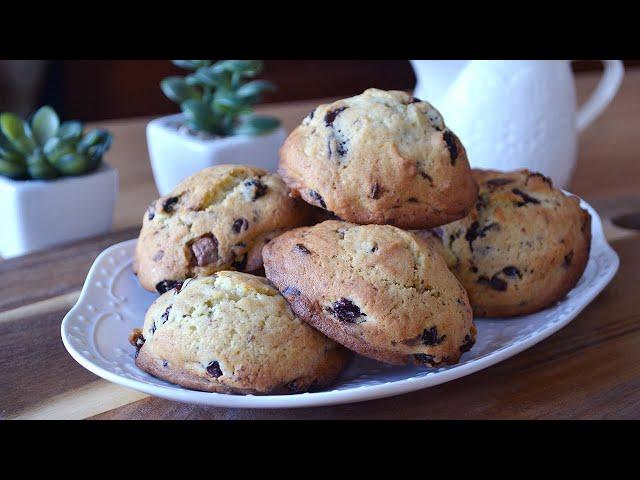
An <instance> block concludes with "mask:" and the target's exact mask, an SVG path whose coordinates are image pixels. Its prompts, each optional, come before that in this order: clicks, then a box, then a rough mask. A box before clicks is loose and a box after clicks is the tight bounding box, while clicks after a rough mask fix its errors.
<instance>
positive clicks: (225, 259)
mask: <svg viewBox="0 0 640 480" xmlns="http://www.w3.org/2000/svg"><path fill="white" fill-rule="evenodd" d="M314 210H317V209H314V208H313V207H310V206H309V205H307V204H305V203H304V202H302V201H300V200H296V199H294V198H291V197H290V195H289V191H288V189H287V186H286V185H285V184H284V182H283V181H282V179H281V178H280V177H279V176H278V175H276V174H271V173H268V172H267V171H265V170H261V169H258V168H252V167H246V166H241V165H220V166H216V167H210V168H207V169H204V170H202V171H200V172H198V173H196V174H195V175H192V176H191V177H189V178H187V179H186V180H184V181H183V182H181V183H180V184H179V185H178V186H176V188H175V189H174V190H173V191H172V192H171V193H170V194H169V195H167V196H164V197H162V198H160V199H158V200H157V201H155V202H154V203H153V204H152V205H151V206H150V207H149V209H148V210H147V212H145V214H144V218H143V223H142V230H141V231H140V237H139V238H138V243H137V245H136V252H135V263H134V271H135V272H136V274H137V275H138V279H139V280H140V283H141V284H142V286H143V287H144V288H146V289H147V290H151V291H154V290H156V291H158V292H159V293H163V292H164V291H166V290H167V289H169V288H172V287H173V286H175V284H176V282H181V281H183V280H184V279H186V278H189V277H195V276H198V275H211V274H212V273H214V272H217V271H219V270H240V271H247V272H252V271H257V270H259V269H261V268H262V255H261V251H262V247H263V245H264V244H265V243H267V242H268V241H269V240H270V239H271V238H273V237H274V236H276V235H278V234H279V233H281V232H283V231H285V230H288V229H290V228H293V227H298V226H301V225H308V224H309V223H313V217H314V215H315V213H314Z"/></svg>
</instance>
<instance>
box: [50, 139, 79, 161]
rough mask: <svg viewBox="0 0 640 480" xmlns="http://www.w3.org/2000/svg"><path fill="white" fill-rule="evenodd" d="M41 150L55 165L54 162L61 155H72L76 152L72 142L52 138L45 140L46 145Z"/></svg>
mask: <svg viewBox="0 0 640 480" xmlns="http://www.w3.org/2000/svg"><path fill="white" fill-rule="evenodd" d="M43 150H44V154H45V155H46V156H47V158H48V159H49V160H50V161H51V162H53V163H54V164H55V162H56V161H57V160H58V159H59V158H60V157H62V156H63V155H67V154H69V153H74V152H75V151H76V147H75V145H74V142H73V140H70V139H64V138H60V137H53V138H50V139H49V140H47V143H45V144H44V148H43Z"/></svg>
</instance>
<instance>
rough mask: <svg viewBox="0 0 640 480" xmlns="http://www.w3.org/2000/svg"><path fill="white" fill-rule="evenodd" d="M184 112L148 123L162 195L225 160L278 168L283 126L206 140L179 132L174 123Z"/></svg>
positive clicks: (154, 170) (150, 155)
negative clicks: (259, 132) (267, 132)
mask: <svg viewBox="0 0 640 480" xmlns="http://www.w3.org/2000/svg"><path fill="white" fill-rule="evenodd" d="M182 118H184V117H183V115H182V114H177V115H170V116H168V117H162V118H158V119H155V120H152V121H151V122H149V124H148V125H147V145H148V147H149V157H150V158H151V168H152V170H153V177H154V179H155V182H156V187H157V188H158V192H160V195H166V194H168V193H169V192H171V190H173V187H175V186H176V185H177V184H178V183H180V182H181V181H182V180H184V179H185V178H187V177H188V176H190V175H193V174H194V173H196V172H199V171H200V170H202V169H204V168H207V167H211V166H213V165H220V164H224V163H234V164H243V165H250V166H254V167H259V168H264V169H265V170H269V171H271V172H275V171H276V169H277V168H278V150H279V148H280V146H281V145H282V144H283V143H284V141H285V139H286V137H287V134H286V132H285V130H284V128H282V127H280V128H278V129H276V130H274V131H273V132H271V133H269V134H267V135H260V136H255V137H254V136H249V135H236V136H233V137H225V138H216V139H212V140H202V139H199V138H196V137H193V136H190V135H187V134H184V133H181V132H179V131H178V130H177V129H176V128H175V127H173V126H172V125H171V124H172V123H175V122H176V121H179V120H181V119H182Z"/></svg>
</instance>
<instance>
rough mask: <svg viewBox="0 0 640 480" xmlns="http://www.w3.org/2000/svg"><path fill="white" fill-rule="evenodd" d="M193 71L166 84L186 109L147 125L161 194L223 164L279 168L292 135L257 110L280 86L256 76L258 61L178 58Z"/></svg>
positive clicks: (163, 84) (166, 91)
mask: <svg viewBox="0 0 640 480" xmlns="http://www.w3.org/2000/svg"><path fill="white" fill-rule="evenodd" d="M173 63H174V64H175V65H177V66H179V67H181V68H184V69H186V70H189V71H190V73H189V74H188V75H187V76H185V77H177V76H175V77H168V78H165V79H164V80H162V82H161V83H160V87H161V88H162V91H163V92H164V94H165V95H166V96H167V97H169V99H171V100H172V101H174V102H176V103H178V104H180V109H181V110H182V113H180V114H177V115H170V116H168V117H162V118H158V119H156V120H153V121H152V122H150V123H149V125H147V143H148V146H149V156H150V158H151V167H152V169H153V176H154V178H155V182H156V186H157V188H158V191H159V192H160V194H161V195H165V194H167V193H169V192H170V191H171V190H172V189H173V187H174V186H175V185H176V184H178V183H179V182H180V181H181V180H183V179H184V178H186V177H188V176H189V175H191V174H193V173H195V172H197V171H199V170H202V169H203V168H206V167H210V166H212V165H217V164H221V163H242V164H249V165H253V166H256V167H261V168H264V169H266V170H271V171H275V169H276V168H277V164H278V149H279V148H280V146H281V145H282V143H283V142H284V140H285V138H286V132H285V131H284V128H282V127H281V126H280V122H279V121H278V120H277V119H275V118H271V117H264V116H257V115H253V114H252V106H253V105H255V104H256V103H258V102H259V101H260V99H261V97H262V94H263V93H264V92H265V91H267V90H273V89H274V88H275V87H274V86H273V85H272V84H271V83H270V82H267V81H265V80H250V79H252V78H254V77H255V76H256V75H258V73H260V71H261V70H262V62H260V61H257V60H224V61H219V62H215V63H213V62H212V61H211V60H173Z"/></svg>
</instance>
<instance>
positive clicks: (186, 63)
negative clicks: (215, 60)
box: [171, 60, 211, 70]
mask: <svg viewBox="0 0 640 480" xmlns="http://www.w3.org/2000/svg"><path fill="white" fill-rule="evenodd" d="M171 62H172V63H173V64H174V65H175V66H177V67H180V68H185V69H187V70H196V69H198V68H200V67H207V66H209V65H211V60H171Z"/></svg>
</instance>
